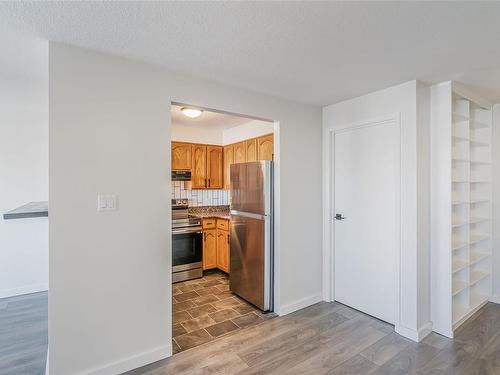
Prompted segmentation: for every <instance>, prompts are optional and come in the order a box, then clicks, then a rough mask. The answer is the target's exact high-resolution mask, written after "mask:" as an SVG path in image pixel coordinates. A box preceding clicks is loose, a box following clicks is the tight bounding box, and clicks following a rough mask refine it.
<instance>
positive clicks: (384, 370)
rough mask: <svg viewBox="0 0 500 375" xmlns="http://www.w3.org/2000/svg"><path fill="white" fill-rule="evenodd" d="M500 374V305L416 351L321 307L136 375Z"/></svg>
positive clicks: (380, 326)
mask: <svg viewBox="0 0 500 375" xmlns="http://www.w3.org/2000/svg"><path fill="white" fill-rule="evenodd" d="M215 373H217V374H309V375H313V374H314V375H316V374H344V375H345V374H378V375H388V374H418V375H424V374H426V375H430V374H432V375H437V374H463V375H483V374H484V375H489V374H500V305H497V304H493V303H488V304H487V305H486V306H485V307H484V308H483V309H481V310H480V311H479V312H478V313H477V314H476V315H475V316H473V317H472V318H471V319H470V320H469V321H468V322H467V323H465V324H464V325H463V326H462V327H461V328H460V330H459V331H458V333H457V335H456V338H455V339H454V340H450V339H447V338H445V337H443V336H440V335H437V334H435V333H432V334H431V335H429V336H427V337H426V338H425V339H424V340H423V342H421V343H415V342H413V341H410V340H407V339H405V338H403V337H402V336H399V335H398V334H396V333H395V332H394V330H393V326H391V325H389V324H387V323H384V322H382V321H380V320H377V319H375V318H373V317H370V316H368V315H365V314H363V313H361V312H359V311H356V310H353V309H351V308H349V307H347V306H344V305H342V304H339V303H326V302H322V303H318V304H316V305H313V306H310V307H308V308H306V309H303V310H300V311H297V312H295V313H292V314H290V315H287V316H284V317H277V318H275V319H271V320H268V321H265V322H263V323H261V324H259V325H258V326H254V327H250V328H247V329H244V330H240V331H238V332H235V333H229V334H228V335H226V336H224V337H221V338H219V339H216V340H214V341H211V342H208V343H206V344H203V345H200V346H198V347H195V348H192V349H189V350H186V351H183V352H181V353H179V354H176V355H174V356H173V357H171V358H169V359H166V360H163V361H159V362H156V363H154V364H151V365H148V366H145V367H142V368H140V369H136V370H133V371H130V372H128V373H127V374H128V375H138V374H147V375H160V374H176V375H178V374H215Z"/></svg>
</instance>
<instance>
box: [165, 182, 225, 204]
mask: <svg viewBox="0 0 500 375" xmlns="http://www.w3.org/2000/svg"><path fill="white" fill-rule="evenodd" d="M188 184H189V182H188V183H185V182H184V181H172V199H188V200H189V205H190V206H191V207H199V206H227V205H229V190H191V189H188V188H187V186H186V185H188Z"/></svg>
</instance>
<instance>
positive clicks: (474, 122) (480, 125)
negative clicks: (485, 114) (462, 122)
mask: <svg viewBox="0 0 500 375" xmlns="http://www.w3.org/2000/svg"><path fill="white" fill-rule="evenodd" d="M469 120H470V127H471V128H474V129H487V128H489V127H490V126H489V125H488V124H485V123H484V122H481V121H477V120H474V119H469Z"/></svg>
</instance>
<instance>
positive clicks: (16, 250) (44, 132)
mask: <svg viewBox="0 0 500 375" xmlns="http://www.w3.org/2000/svg"><path fill="white" fill-rule="evenodd" d="M0 71H1V72H2V74H1V75H0V215H1V214H3V213H5V212H6V211H9V210H12V209H14V208H16V207H18V206H21V205H23V204H25V203H28V202H31V201H44V200H47V199H48V43H47V42H46V41H41V40H30V39H23V38H19V37H18V36H17V37H14V36H9V37H7V36H6V35H3V36H2V37H0ZM47 286H48V220H47V218H32V219H17V220H3V218H1V216H0V298H2V297H8V296H13V295H18V294H25V293H32V292H37V291H41V290H46V289H47Z"/></svg>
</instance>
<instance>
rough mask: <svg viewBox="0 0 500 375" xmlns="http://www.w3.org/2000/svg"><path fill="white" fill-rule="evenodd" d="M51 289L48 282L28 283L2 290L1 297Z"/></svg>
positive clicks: (0, 291)
mask: <svg viewBox="0 0 500 375" xmlns="http://www.w3.org/2000/svg"><path fill="white" fill-rule="evenodd" d="M48 289H49V285H48V284H38V285H27V286H22V287H19V288H13V289H3V290H0V298H7V297H14V296H20V295H23V294H31V293H37V292H44V291H46V290H48Z"/></svg>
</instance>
